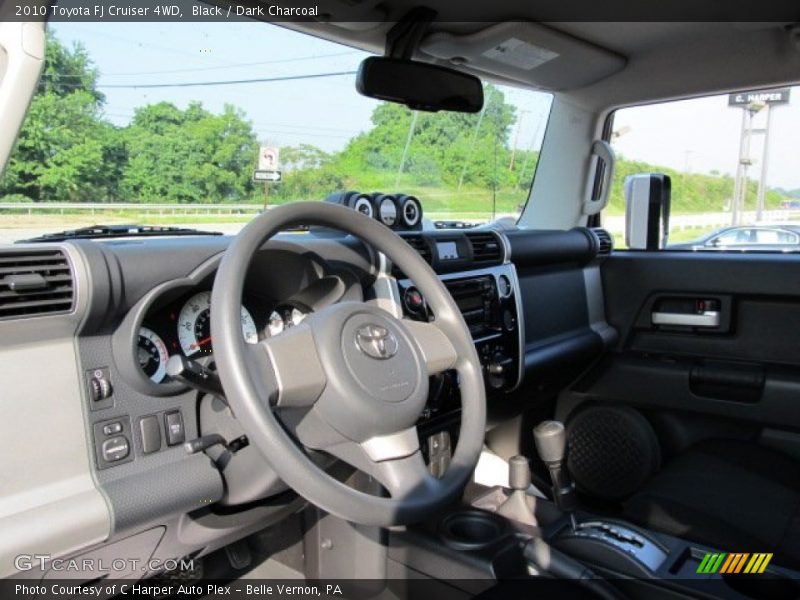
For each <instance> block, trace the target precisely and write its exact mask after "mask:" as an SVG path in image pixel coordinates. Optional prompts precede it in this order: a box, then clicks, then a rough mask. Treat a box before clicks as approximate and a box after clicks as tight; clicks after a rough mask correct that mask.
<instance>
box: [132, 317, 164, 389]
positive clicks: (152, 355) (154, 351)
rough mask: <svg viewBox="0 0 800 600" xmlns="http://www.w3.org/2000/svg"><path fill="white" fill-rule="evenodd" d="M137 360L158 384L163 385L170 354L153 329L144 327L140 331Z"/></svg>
mask: <svg viewBox="0 0 800 600" xmlns="http://www.w3.org/2000/svg"><path fill="white" fill-rule="evenodd" d="M136 356H137V358H138V359H139V366H140V367H141V368H142V371H144V374H145V375H147V376H148V377H149V378H150V379H152V380H153V381H154V382H156V383H161V382H162V381H163V380H164V377H165V376H166V374H167V360H168V359H169V353H168V352H167V346H166V345H165V344H164V340H162V339H161V338H160V337H159V335H158V334H157V333H156V332H155V331H153V330H152V329H148V328H147V327H142V328H140V329H139V341H138V342H137V355H136Z"/></svg>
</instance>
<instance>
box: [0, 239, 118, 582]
mask: <svg viewBox="0 0 800 600" xmlns="http://www.w3.org/2000/svg"><path fill="white" fill-rule="evenodd" d="M16 249H19V250H21V251H22V250H31V249H36V250H40V251H46V250H52V249H58V250H61V251H63V252H64V253H65V254H66V255H67V257H68V259H69V262H70V265H71V266H72V270H73V275H74V280H75V303H74V309H73V311H72V312H71V313H68V314H60V315H48V316H39V317H28V318H24V319H19V320H5V321H3V322H0V338H2V340H3V344H2V346H0V381H2V382H3V387H4V391H3V401H2V403H0V440H2V447H3V449H4V452H3V456H4V457H5V460H4V461H3V467H2V473H1V474H0V481H2V482H3V483H2V486H1V487H0V531H2V535H0V577H7V576H10V575H13V574H15V573H16V567H15V565H14V561H13V557H14V556H16V555H19V554H36V553H38V554H48V555H51V556H52V557H53V558H56V557H63V556H66V555H68V554H71V553H74V552H76V551H79V550H82V549H84V548H87V547H89V546H92V545H94V544H97V543H99V542H102V541H103V540H105V539H107V538H108V536H109V534H110V531H111V514H110V509H109V506H108V505H107V503H106V500H105V498H104V497H103V495H102V494H101V492H100V491H99V490H98V488H97V486H96V484H95V481H94V479H93V475H92V473H93V459H92V458H91V457H92V455H93V451H92V449H91V447H90V444H89V441H88V439H87V431H86V427H85V426H84V414H83V408H82V407H83V406H84V399H83V397H82V394H84V393H85V391H84V390H85V387H84V385H83V379H82V374H81V371H80V370H79V368H78V359H77V348H76V342H75V333H76V332H77V330H78V328H79V327H80V324H81V321H82V320H83V318H84V317H85V315H86V311H87V307H88V305H89V301H90V291H91V289H92V286H91V276H90V273H89V271H88V269H87V266H86V264H85V262H84V260H83V257H82V255H81V254H80V252H79V251H78V250H77V249H76V248H75V247H74V246H71V245H69V244H52V245H44V244H37V245H35V246H32V245H19V246H15V247H14V248H13V249H11V251H12V252H13V251H14V250H16Z"/></svg>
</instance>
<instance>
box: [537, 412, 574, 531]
mask: <svg viewBox="0 0 800 600" xmlns="http://www.w3.org/2000/svg"><path fill="white" fill-rule="evenodd" d="M533 441H534V443H535V444H536V451H537V452H538V453H539V458H541V459H542V462H544V464H545V465H546V466H547V469H548V470H549V471H550V479H551V481H552V483H553V499H554V500H555V502H556V506H558V508H560V509H561V510H563V511H564V512H566V513H567V514H569V518H570V522H571V523H572V529H573V530H574V529H575V527H576V522H575V514H574V511H575V508H576V507H577V505H578V499H577V497H576V495H575V485H574V484H573V483H572V479H571V478H570V476H569V471H568V470H567V466H566V463H565V461H564V458H565V454H566V449H567V434H566V432H565V431H564V424H563V423H561V422H560V421H543V422H541V423H539V424H538V425H537V426H536V427H535V428H534V429H533Z"/></svg>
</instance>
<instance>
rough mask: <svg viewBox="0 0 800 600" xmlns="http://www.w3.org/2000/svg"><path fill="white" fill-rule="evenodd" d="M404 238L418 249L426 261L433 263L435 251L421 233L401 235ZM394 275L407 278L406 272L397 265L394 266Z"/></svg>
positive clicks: (418, 252)
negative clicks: (432, 250)
mask: <svg viewBox="0 0 800 600" xmlns="http://www.w3.org/2000/svg"><path fill="white" fill-rule="evenodd" d="M401 237H402V238H403V240H404V241H405V242H406V244H408V245H409V246H411V247H412V248H413V249H414V250H416V251H417V254H419V255H420V256H421V257H422V260H424V261H425V262H426V263H428V264H431V262H433V253H432V252H431V247H430V246H429V245H428V242H426V241H425V238H424V237H422V236H421V235H404V236H401ZM392 275H394V276H395V277H397V278H398V279H405V277H406V276H405V274H403V272H402V271H401V270H400V269H398V268H397V267H392Z"/></svg>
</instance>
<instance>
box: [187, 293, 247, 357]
mask: <svg viewBox="0 0 800 600" xmlns="http://www.w3.org/2000/svg"><path fill="white" fill-rule="evenodd" d="M241 322H242V334H243V335H244V340H245V341H246V342H247V343H248V344H257V343H258V331H257V330H256V324H255V321H253V317H252V316H250V313H249V312H248V311H247V309H246V308H245V307H244V306H243V307H242V315H241ZM178 341H179V342H180V344H181V349H182V350H183V353H184V354H185V355H186V356H192V355H193V354H197V353H199V352H202V353H203V354H210V353H211V292H200V293H199V294H195V295H194V296H192V297H191V298H189V299H188V300H187V301H186V304H184V305H183V308H181V312H180V314H179V315H178Z"/></svg>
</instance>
